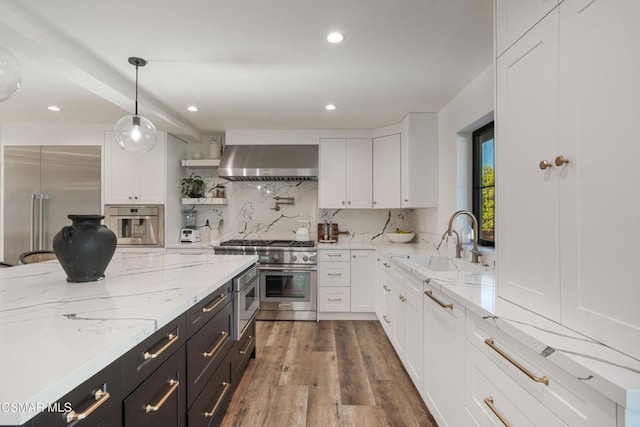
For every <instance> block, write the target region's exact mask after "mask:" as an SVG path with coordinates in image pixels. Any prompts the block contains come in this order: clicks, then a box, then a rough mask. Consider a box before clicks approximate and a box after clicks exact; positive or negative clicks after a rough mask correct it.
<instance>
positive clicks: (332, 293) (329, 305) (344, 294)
mask: <svg viewBox="0 0 640 427" xmlns="http://www.w3.org/2000/svg"><path fill="white" fill-rule="evenodd" d="M318 311H321V312H323V311H324V312H330V311H332V312H345V313H348V312H349V311H351V294H350V292H349V288H344V287H337V286H325V287H322V288H318Z"/></svg>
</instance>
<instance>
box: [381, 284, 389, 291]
mask: <svg viewBox="0 0 640 427" xmlns="http://www.w3.org/2000/svg"><path fill="white" fill-rule="evenodd" d="M382 287H383V288H384V290H385V291H387V292H391V289H389V287H388V286H387V285H382Z"/></svg>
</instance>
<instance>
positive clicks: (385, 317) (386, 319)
mask: <svg viewBox="0 0 640 427" xmlns="http://www.w3.org/2000/svg"><path fill="white" fill-rule="evenodd" d="M382 318H383V319H384V321H385V322H387V323H391V320H389V318H388V317H387V316H382Z"/></svg>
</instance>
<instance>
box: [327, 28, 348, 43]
mask: <svg viewBox="0 0 640 427" xmlns="http://www.w3.org/2000/svg"><path fill="white" fill-rule="evenodd" d="M342 40H344V36H343V35H342V33H339V32H337V31H334V32H332V33H329V35H328V36H327V41H328V42H329V43H340V42H341V41H342Z"/></svg>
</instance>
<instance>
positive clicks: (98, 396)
mask: <svg viewBox="0 0 640 427" xmlns="http://www.w3.org/2000/svg"><path fill="white" fill-rule="evenodd" d="M109 397H111V395H110V394H109V393H108V392H106V391H103V390H96V391H94V392H93V398H94V400H95V402H93V403H92V404H91V405H89V407H88V408H87V409H85V410H84V411H82V412H76V411H74V410H71V412H69V413H68V414H66V416H65V419H66V420H67V424H70V423H72V422H74V421H79V420H84V419H85V418H87V417H88V416H89V415H91V414H92V413H93V411H95V410H96V409H98V408H99V407H100V406H102V404H103V403H104V402H106V401H107V400H109Z"/></svg>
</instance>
